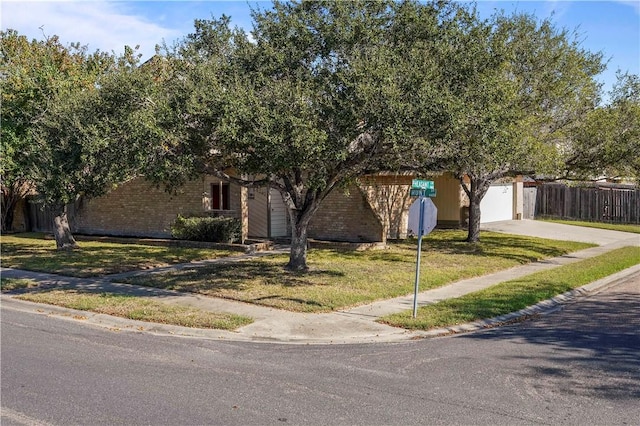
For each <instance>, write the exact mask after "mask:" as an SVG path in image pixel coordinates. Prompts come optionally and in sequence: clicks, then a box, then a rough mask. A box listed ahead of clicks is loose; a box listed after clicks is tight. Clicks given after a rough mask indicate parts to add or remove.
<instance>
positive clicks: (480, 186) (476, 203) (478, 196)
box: [461, 177, 491, 243]
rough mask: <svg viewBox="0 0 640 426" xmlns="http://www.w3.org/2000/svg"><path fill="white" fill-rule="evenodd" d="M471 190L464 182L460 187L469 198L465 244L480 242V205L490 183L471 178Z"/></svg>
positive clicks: (481, 179) (485, 180)
mask: <svg viewBox="0 0 640 426" xmlns="http://www.w3.org/2000/svg"><path fill="white" fill-rule="evenodd" d="M470 180H471V188H468V187H467V186H466V185H465V184H464V182H461V185H462V187H463V189H464V191H465V192H466V193H467V196H468V197H469V231H468V233H467V240H466V241H467V242H468V243H475V242H478V241H479V240H480V203H481V202H482V199H483V198H484V196H485V194H486V193H487V191H488V190H489V186H490V185H491V181H490V180H487V179H483V178H471V177H470Z"/></svg>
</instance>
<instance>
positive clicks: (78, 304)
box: [14, 290, 253, 330]
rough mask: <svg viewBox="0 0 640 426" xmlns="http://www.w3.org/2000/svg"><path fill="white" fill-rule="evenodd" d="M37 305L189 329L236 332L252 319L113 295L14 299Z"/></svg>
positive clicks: (61, 293)
mask: <svg viewBox="0 0 640 426" xmlns="http://www.w3.org/2000/svg"><path fill="white" fill-rule="evenodd" d="M14 297H16V298H17V299H21V300H27V301H30V302H36V303H46V304H49V305H56V306H62V307H65V308H70V309H77V310H80V311H90V312H96V313H101V314H107V315H113V316H117V317H122V318H128V319H132V320H138V321H146V322H154V323H161V324H172V325H179V326H183V327H192V328H213V329H221V330H235V329H237V328H238V327H242V326H244V325H247V324H250V323H251V322H253V321H252V319H251V318H248V317H244V316H240V315H235V314H225V313H216V312H209V311H202V310H199V309H193V308H187V307H183V306H171V305H167V304H164V303H160V302H156V301H154V300H151V299H147V298H141V297H134V296H124V295H116V294H112V293H101V294H97V293H84V292H79V291H77V290H50V291H42V292H33V293H26V294H22V295H18V296H14Z"/></svg>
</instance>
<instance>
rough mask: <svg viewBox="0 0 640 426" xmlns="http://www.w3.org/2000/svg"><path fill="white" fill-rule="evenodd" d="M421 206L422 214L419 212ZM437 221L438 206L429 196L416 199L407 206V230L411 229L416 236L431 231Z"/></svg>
mask: <svg viewBox="0 0 640 426" xmlns="http://www.w3.org/2000/svg"><path fill="white" fill-rule="evenodd" d="M421 208H422V209H423V212H422V215H421V214H420V210H421ZM421 216H422V235H420V234H419V231H420V229H419V228H420V217H421ZM437 222H438V208H437V207H436V205H435V204H433V201H431V198H423V199H418V200H416V201H414V202H413V204H411V207H409V231H411V232H412V233H413V234H414V235H416V236H417V237H420V236H424V235H429V233H430V232H431V231H433V229H434V228H435V227H436V223H437Z"/></svg>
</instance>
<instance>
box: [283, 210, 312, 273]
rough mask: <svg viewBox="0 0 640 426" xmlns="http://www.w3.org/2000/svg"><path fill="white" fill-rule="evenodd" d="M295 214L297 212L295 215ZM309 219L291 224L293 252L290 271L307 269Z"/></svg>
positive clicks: (290, 259)
mask: <svg viewBox="0 0 640 426" xmlns="http://www.w3.org/2000/svg"><path fill="white" fill-rule="evenodd" d="M293 216H295V214H294V215H293ZM308 225H309V223H308V221H304V222H303V223H293V222H292V224H291V252H290V254H289V263H287V266H286V268H287V269H288V270H290V271H295V272H300V271H307V270H308V269H309V267H308V266H307V227H308Z"/></svg>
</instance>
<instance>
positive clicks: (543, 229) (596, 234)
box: [480, 220, 640, 246]
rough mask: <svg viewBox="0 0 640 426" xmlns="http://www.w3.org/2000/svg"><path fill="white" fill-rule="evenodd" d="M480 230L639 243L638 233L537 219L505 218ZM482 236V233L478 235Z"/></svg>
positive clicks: (631, 243)
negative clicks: (505, 219)
mask: <svg viewBox="0 0 640 426" xmlns="http://www.w3.org/2000/svg"><path fill="white" fill-rule="evenodd" d="M480 229H481V230H485V231H495V232H504V233H507V234H517V235H527V236H530V237H539V238H549V239H552V240H565V241H578V242H581V243H592V244H598V245H600V246H604V245H609V244H616V245H620V246H629V245H635V246H638V245H640V234H634V233H631V232H619V231H609V230H606V229H597V228H586V227H584V226H573V225H562V224H559V223H552V222H543V221H539V220H507V221H503V222H490V223H483V224H482V225H481V226H480ZM480 238H482V234H481V235H480Z"/></svg>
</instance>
